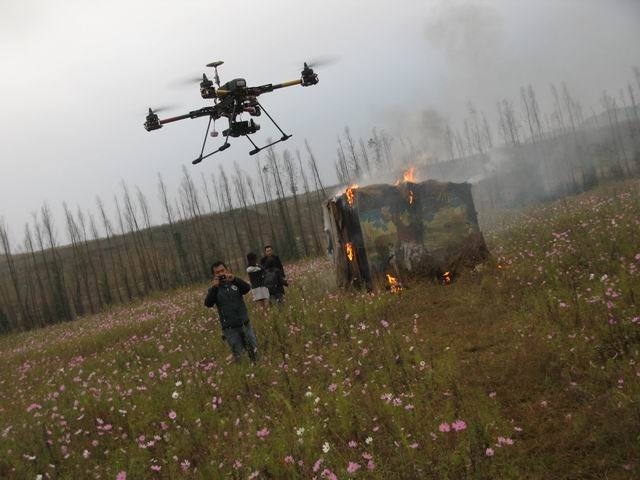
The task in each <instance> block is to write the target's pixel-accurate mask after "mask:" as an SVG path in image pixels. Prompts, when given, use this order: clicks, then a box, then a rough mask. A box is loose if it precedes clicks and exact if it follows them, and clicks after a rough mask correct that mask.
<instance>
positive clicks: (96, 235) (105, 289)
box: [88, 213, 115, 305]
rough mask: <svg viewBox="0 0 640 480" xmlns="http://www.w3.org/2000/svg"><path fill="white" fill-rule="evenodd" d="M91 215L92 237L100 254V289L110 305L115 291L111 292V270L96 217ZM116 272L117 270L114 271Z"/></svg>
mask: <svg viewBox="0 0 640 480" xmlns="http://www.w3.org/2000/svg"><path fill="white" fill-rule="evenodd" d="M88 215H89V228H90V230H91V237H92V239H93V241H94V242H95V245H96V253H97V256H98V265H99V266H100V281H99V282H98V289H99V292H100V295H101V298H102V301H103V302H104V303H105V304H107V305H110V304H112V303H113V302H114V298H113V293H112V292H111V285H110V283H109V270H108V268H107V262H106V260H105V248H104V247H103V245H102V242H101V239H100V232H99V231H98V226H97V225H96V219H95V218H94V217H93V215H92V214H91V213H89V214H88ZM114 274H115V272H114Z"/></svg>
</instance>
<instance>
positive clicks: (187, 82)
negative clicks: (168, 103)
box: [171, 73, 209, 87]
mask: <svg viewBox="0 0 640 480" xmlns="http://www.w3.org/2000/svg"><path fill="white" fill-rule="evenodd" d="M208 80H209V78H208V77H207V76H206V75H205V74H204V73H203V74H202V75H200V76H199V77H196V76H193V77H191V76H189V77H185V78H181V79H178V80H176V81H175V82H173V83H172V84H171V86H172V87H186V86H191V85H193V84H194V83H201V82H203V81H208Z"/></svg>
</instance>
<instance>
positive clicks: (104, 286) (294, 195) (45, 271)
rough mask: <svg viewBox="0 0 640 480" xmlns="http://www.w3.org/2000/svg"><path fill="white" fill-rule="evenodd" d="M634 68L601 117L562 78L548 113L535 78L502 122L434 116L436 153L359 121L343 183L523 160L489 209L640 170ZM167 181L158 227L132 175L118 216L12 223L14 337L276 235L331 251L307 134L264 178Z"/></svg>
mask: <svg viewBox="0 0 640 480" xmlns="http://www.w3.org/2000/svg"><path fill="white" fill-rule="evenodd" d="M633 74H634V77H633V80H632V81H630V82H629V83H628V84H627V85H626V86H625V88H623V89H620V91H619V92H618V94H617V95H612V94H610V93H608V92H606V91H604V92H603V94H602V96H601V99H600V105H599V111H600V112H599V113H596V111H595V109H593V108H592V109H591V111H590V113H589V114H588V115H587V114H586V113H585V111H586V109H585V108H584V106H583V105H582V104H581V103H580V102H579V101H578V100H577V99H576V98H575V97H574V96H573V95H572V93H571V91H570V89H569V87H568V86H567V85H566V84H561V85H560V87H559V88H558V87H557V86H556V85H554V84H550V86H549V92H550V98H551V100H552V102H551V106H552V109H551V111H550V112H545V111H543V109H542V108H541V106H540V102H539V100H538V94H537V92H536V91H535V89H534V88H533V87H532V86H531V85H527V86H523V87H522V88H521V89H520V96H519V99H518V101H517V102H516V101H513V100H510V99H506V98H505V99H501V100H500V101H498V102H497V103H496V115H495V118H494V119H493V121H492V120H491V119H490V117H489V116H488V115H487V114H486V113H485V112H481V111H479V110H478V109H477V108H476V106H475V105H474V103H472V102H469V103H468V104H467V116H466V118H464V119H463V120H462V122H461V124H460V125H459V126H458V128H452V127H451V125H450V124H449V123H447V122H446V121H444V120H442V121H440V120H438V121H436V122H432V123H434V124H435V126H434V125H430V127H429V128H428V131H427V130H425V132H424V138H421V139H417V140H418V141H421V140H425V142H424V143H426V144H427V146H426V147H424V149H423V150H422V151H421V150H420V149H419V148H416V146H415V144H414V142H413V141H412V139H411V138H405V137H404V136H403V134H402V133H398V134H397V135H396V136H395V137H392V136H391V135H390V134H388V133H387V132H385V131H383V130H378V129H376V128H374V129H373V130H372V131H371V135H370V137H369V138H368V139H366V140H365V139H363V138H362V137H360V138H358V139H357V140H356V139H355V138H354V137H353V135H352V133H351V130H350V129H349V127H345V128H344V130H343V132H342V134H341V135H340V136H338V138H337V148H336V157H335V161H334V169H335V174H336V178H337V180H338V183H339V184H341V185H347V184H350V183H352V182H354V181H357V180H358V179H361V178H363V177H365V176H367V175H372V174H373V173H374V172H375V173H380V172H390V171H393V170H394V169H396V168H400V167H401V164H403V163H404V164H406V163H415V162H416V159H417V158H423V160H424V158H428V161H429V162H430V165H429V166H428V167H429V168H433V169H435V167H444V168H442V169H441V170H442V171H445V172H446V171H447V169H448V168H449V167H453V166H455V165H457V164H459V163H460V162H466V163H464V165H469V166H471V167H473V168H476V167H477V165H481V164H483V162H484V161H485V160H486V158H488V156H490V155H492V154H493V153H495V152H496V151H501V152H502V153H503V154H506V155H508V156H509V158H510V160H511V163H512V166H511V167H509V168H508V169H505V172H496V173H494V174H490V175H486V176H484V177H483V178H482V179H481V180H479V181H478V183H477V185H478V188H477V191H478V192H479V193H478V194H477V197H476V207H478V205H482V204H486V205H488V206H489V207H491V208H493V207H496V206H501V205H505V204H508V203H513V201H514V198H516V197H514V195H509V192H508V191H509V190H511V191H513V190H518V189H519V190H521V191H520V194H522V192H525V191H526V190H527V188H529V189H532V188H534V187H535V188H537V189H540V186H539V185H537V184H536V181H539V183H540V185H541V186H542V189H543V190H545V191H546V193H547V194H550V193H557V192H558V191H562V192H563V193H570V192H577V191H581V190H584V189H586V188H589V187H590V186H592V185H594V184H595V183H597V182H598V181H600V180H601V179H603V178H610V177H619V176H627V175H632V174H636V173H638V172H639V171H640V104H639V99H640V69H638V68H634V69H633ZM634 83H635V85H634ZM517 106H519V108H517ZM496 129H497V135H496ZM394 145H395V148H394ZM434 145H435V146H437V148H432V147H433V146H434ZM425 151H428V152H429V154H430V155H429V156H428V157H425V156H424V155H423V154H424V153H425ZM421 155H422V156H421ZM483 159H484V160H483ZM429 168H427V177H429ZM538 172H542V173H541V174H539V173H538ZM443 176H445V177H446V176H447V175H446V174H445V175H443ZM470 177H471V175H469V176H468V177H465V178H464V179H467V178H470ZM538 177H540V178H538ZM450 179H451V180H453V178H450ZM157 189H158V191H157V195H158V199H159V200H160V205H161V210H162V216H163V218H162V220H163V222H164V223H162V225H157V224H155V223H154V221H153V219H152V215H151V208H150V204H149V201H148V198H147V196H146V195H145V193H144V192H142V191H141V190H140V189H139V188H137V187H134V188H133V189H132V188H131V187H130V186H128V185H127V184H126V183H125V182H124V181H123V182H122V184H121V185H120V192H119V194H117V195H115V196H114V197H113V199H112V201H110V202H109V203H110V206H111V211H112V213H108V207H107V206H106V203H105V202H104V201H103V199H101V198H97V199H96V204H95V209H94V210H93V211H90V210H88V209H83V208H80V207H78V208H75V209H72V208H71V207H69V206H68V205H67V204H66V203H65V204H63V213H64V215H63V218H62V219H61V220H60V219H57V220H56V219H54V216H53V213H52V211H51V208H50V207H49V206H48V205H46V204H45V205H43V206H42V208H41V209H40V210H39V211H38V212H37V213H34V214H33V216H32V218H31V221H30V222H27V223H26V224H25V226H24V230H23V232H22V238H21V240H19V241H18V240H17V238H18V237H19V234H16V233H15V232H10V231H9V229H8V226H7V225H5V224H4V223H3V222H2V221H0V255H2V257H0V332H6V331H11V330H20V329H30V328H35V327H41V326H45V325H49V324H53V323H57V322H62V321H68V320H72V319H74V318H76V317H77V316H81V315H85V314H91V313H96V312H99V311H101V310H103V309H104V308H106V307H108V306H110V305H114V304H121V303H126V302H128V301H131V300H132V299H134V298H140V297H143V296H145V295H147V294H149V293H151V292H154V291H161V290H167V289H172V288H176V287H179V286H183V285H189V284H192V283H196V282H201V281H203V280H205V279H207V278H208V277H209V265H210V263H211V261H212V260H213V259H214V258H223V259H225V260H227V261H228V262H229V263H230V265H231V267H232V268H233V269H234V270H236V271H243V270H244V266H245V262H244V258H245V255H246V253H248V252H249V251H254V252H257V253H259V252H260V251H261V250H262V247H263V246H264V245H265V244H269V243H271V244H274V245H276V246H277V248H278V251H279V253H280V254H281V255H282V256H283V258H285V259H287V260H294V259H297V258H301V257H310V256H317V255H322V254H323V252H324V251H325V244H324V243H325V242H324V238H325V237H324V233H323V220H322V209H321V206H322V204H323V203H324V201H325V200H326V199H327V195H328V190H329V188H328V187H327V186H326V181H325V180H323V179H322V177H321V175H320V172H319V169H318V161H317V158H316V156H315V154H314V152H313V150H312V148H311V146H310V145H309V143H308V142H307V141H306V140H305V142H304V151H303V152H300V151H299V150H295V151H293V152H292V151H290V150H283V151H282V153H278V152H277V151H276V150H274V149H273V148H271V149H268V150H266V156H264V157H259V156H258V157H256V161H255V164H254V165H253V166H252V172H251V173H248V172H246V171H245V170H243V168H241V167H240V166H239V165H238V164H237V163H235V164H234V165H233V168H230V169H225V168H223V167H220V168H219V170H218V171H217V172H213V173H211V174H209V175H205V174H204V173H202V172H201V173H200V175H198V176H196V177H195V178H194V176H193V175H192V173H190V171H189V170H188V169H186V168H184V167H183V170H182V178H181V182H180V185H179V188H178V191H177V194H176V195H174V196H171V194H170V192H169V191H168V188H167V185H166V183H165V181H164V179H163V178H162V176H161V175H158V186H157ZM60 231H63V236H60ZM16 241H17V243H16ZM15 245H17V247H15Z"/></svg>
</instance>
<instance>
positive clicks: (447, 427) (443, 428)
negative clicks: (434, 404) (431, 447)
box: [438, 422, 451, 433]
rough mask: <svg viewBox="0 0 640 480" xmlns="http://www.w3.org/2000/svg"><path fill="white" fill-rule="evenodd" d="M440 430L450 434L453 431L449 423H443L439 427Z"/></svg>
mask: <svg viewBox="0 0 640 480" xmlns="http://www.w3.org/2000/svg"><path fill="white" fill-rule="evenodd" d="M438 430H440V431H441V432H443V433H445V432H449V431H451V426H450V425H449V424H448V423H447V422H442V423H441V424H440V426H439V427H438Z"/></svg>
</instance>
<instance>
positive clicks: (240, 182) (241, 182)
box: [232, 162, 260, 251]
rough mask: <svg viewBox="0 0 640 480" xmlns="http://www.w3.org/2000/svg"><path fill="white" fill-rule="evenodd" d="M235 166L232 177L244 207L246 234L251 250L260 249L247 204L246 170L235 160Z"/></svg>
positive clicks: (241, 204) (239, 200)
mask: <svg viewBox="0 0 640 480" xmlns="http://www.w3.org/2000/svg"><path fill="white" fill-rule="evenodd" d="M233 168H234V171H235V175H234V176H233V177H232V181H233V186H234V189H235V192H236V198H237V199H238V204H239V205H240V207H241V208H242V214H243V216H244V221H245V225H246V232H245V234H247V235H248V239H247V242H248V244H249V250H251V251H256V250H259V249H260V246H259V245H257V238H256V236H255V235H254V233H253V227H252V226H251V218H250V216H249V208H248V206H247V189H246V183H245V179H244V172H243V171H242V170H241V169H240V166H239V165H238V162H234V164H233Z"/></svg>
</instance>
